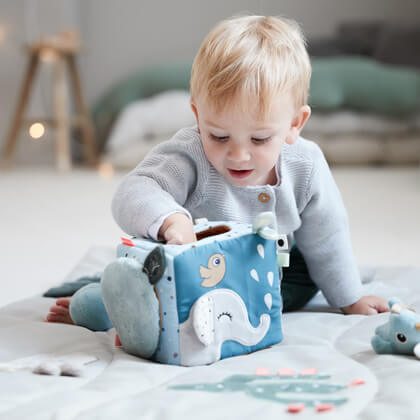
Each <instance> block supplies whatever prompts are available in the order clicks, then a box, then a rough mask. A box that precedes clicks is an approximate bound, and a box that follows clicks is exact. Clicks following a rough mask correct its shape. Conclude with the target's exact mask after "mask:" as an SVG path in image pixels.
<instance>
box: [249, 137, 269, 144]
mask: <svg viewBox="0 0 420 420" xmlns="http://www.w3.org/2000/svg"><path fill="white" fill-rule="evenodd" d="M251 140H252V141H253V142H254V143H255V144H263V143H267V142H269V141H270V140H271V136H269V137H264V138H263V139H260V138H256V137H251Z"/></svg>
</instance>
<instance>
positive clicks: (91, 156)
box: [67, 54, 97, 166]
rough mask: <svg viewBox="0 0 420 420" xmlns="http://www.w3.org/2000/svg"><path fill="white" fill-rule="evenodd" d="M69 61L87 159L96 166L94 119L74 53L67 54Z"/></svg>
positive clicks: (89, 163)
mask: <svg viewBox="0 0 420 420" xmlns="http://www.w3.org/2000/svg"><path fill="white" fill-rule="evenodd" d="M67 63H68V65H69V69H70V76H71V81H72V85H73V91H74V99H75V103H76V108H77V113H78V116H79V117H80V119H81V132H82V139H83V146H84V147H83V151H84V155H85V159H86V162H87V163H88V165H91V166H95V165H96V163H97V156H96V146H95V130H94V126H93V122H92V119H91V117H90V114H89V112H88V110H87V107H86V104H85V101H84V99H83V93H82V84H81V82H80V77H79V72H78V70H77V66H76V61H75V57H74V55H72V54H71V55H68V56H67Z"/></svg>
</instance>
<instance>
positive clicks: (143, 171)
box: [47, 16, 388, 322]
mask: <svg viewBox="0 0 420 420" xmlns="http://www.w3.org/2000/svg"><path fill="white" fill-rule="evenodd" d="M310 75H311V65H310V60H309V57H308V54H307V51H306V48H305V42H304V38H303V35H302V32H301V30H300V28H299V26H298V25H297V24H296V23H295V22H294V21H291V20H288V19H284V18H276V17H264V16H244V17H236V18H232V19H229V20H225V21H223V22H221V23H219V24H218V25H217V26H216V27H215V28H214V29H213V30H212V31H211V32H210V33H209V34H208V35H207V37H206V38H205V40H204V41H203V43H202V45H201V47H200V49H199V51H198V53H197V55H196V58H195V60H194V63H193V67H192V73H191V108H192V111H193V112H194V114H195V117H196V120H197V125H196V126H195V127H191V128H185V129H182V130H180V131H179V132H178V133H176V134H175V136H174V137H173V138H172V139H171V140H169V141H168V142H165V143H162V144H160V145H158V146H157V147H156V148H154V149H153V150H152V151H151V152H150V153H149V154H148V155H147V156H146V158H145V159H144V160H143V161H142V162H141V163H140V164H139V165H138V166H137V167H136V168H135V169H134V170H133V171H132V172H131V173H129V174H128V175H127V176H126V177H125V179H124V180H123V181H122V183H121V185H120V186H119V188H118V190H117V192H116V194H115V197H114V199H113V203H112V211H113V215H114V217H115V220H116V221H117V223H118V224H119V225H120V227H121V228H122V229H123V230H124V231H125V232H126V233H128V234H130V235H132V236H137V237H140V236H144V237H150V238H153V239H157V240H162V241H166V242H167V243H170V244H184V243H188V242H193V241H195V240H196V237H195V234H194V230H193V222H192V221H193V220H194V219H196V218H202V217H206V218H207V219H209V220H210V221H223V220H226V221H239V222H243V223H252V221H253V220H254V218H255V216H256V215H257V214H259V213H261V212H263V211H272V212H273V213H274V214H275V215H276V223H277V226H276V229H277V230H278V231H279V232H282V233H287V234H288V236H289V243H293V244H294V246H293V248H292V250H291V264H290V268H289V269H286V270H284V275H283V282H282V283H283V284H282V294H283V300H284V309H285V310H290V309H298V308H299V307H302V306H303V305H304V304H305V303H307V301H308V300H309V299H310V298H311V297H312V296H313V295H314V294H315V293H316V291H317V290H318V288H319V289H321V291H322V292H323V294H324V295H325V297H326V299H327V301H328V302H329V304H330V305H331V306H333V307H335V308H341V310H342V311H343V312H344V313H346V314H365V315H370V314H375V313H378V312H384V311H387V310H388V305H387V304H386V301H385V300H383V299H382V298H379V297H376V296H362V290H361V282H360V278H359V273H358V270H357V267H356V264H355V261H354V257H353V253H352V248H351V242H350V235H349V228H348V221H347V215H346V211H345V208H344V205H343V202H342V199H341V196H340V193H339V191H338V189H337V186H336V184H335V182H334V179H333V177H332V175H331V172H330V170H329V167H328V164H327V162H326V160H325V158H324V156H323V154H322V152H321V150H320V149H319V147H318V146H317V145H316V144H315V143H313V142H311V141H309V140H305V139H303V138H302V137H300V136H299V135H300V132H301V130H302V128H303V126H304V125H305V123H306V121H307V120H308V118H309V116H310V113H311V110H310V108H309V106H308V105H307V98H308V91H309V83H310ZM69 302H70V301H69V299H61V300H58V301H57V304H56V306H54V307H53V308H51V312H50V314H49V315H48V317H47V320H49V321H53V322H54V321H55V322H72V320H71V318H70V316H69V314H68V306H69Z"/></svg>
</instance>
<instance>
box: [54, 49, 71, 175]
mask: <svg viewBox="0 0 420 420" xmlns="http://www.w3.org/2000/svg"><path fill="white" fill-rule="evenodd" d="M54 108H55V124H56V141H57V146H56V147H57V149H56V153H57V169H58V170H59V171H68V170H70V169H71V150H70V119H69V109H68V108H69V107H68V95H67V89H66V70H65V62H64V59H63V57H62V56H61V55H60V56H59V57H57V61H56V63H55V72H54Z"/></svg>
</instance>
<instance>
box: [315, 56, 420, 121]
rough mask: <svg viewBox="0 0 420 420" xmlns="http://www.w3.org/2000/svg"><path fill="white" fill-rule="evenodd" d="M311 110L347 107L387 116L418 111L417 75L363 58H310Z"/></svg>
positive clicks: (419, 80) (419, 88) (419, 74)
mask: <svg viewBox="0 0 420 420" xmlns="http://www.w3.org/2000/svg"><path fill="white" fill-rule="evenodd" d="M312 66H313V73H312V80H311V89H310V99H309V103H310V105H311V106H312V108H313V110H315V111H316V110H320V111H332V110H336V109H338V108H341V107H349V108H353V109H357V110H362V111H369V112H377V113H381V114H388V115H403V114H408V113H411V112H414V111H416V110H419V109H420V72H419V71H416V70H414V69H411V68H405V67H397V66H389V65H383V64H380V63H378V62H376V61H374V60H371V59H368V58H363V57H356V56H352V57H345V56H343V57H334V58H313V59H312Z"/></svg>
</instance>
